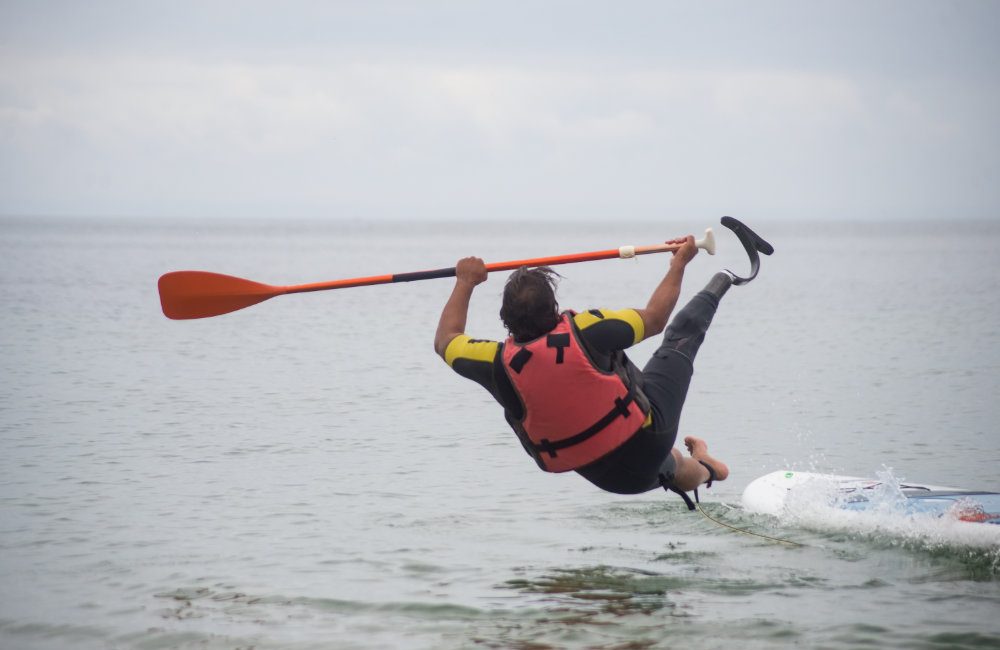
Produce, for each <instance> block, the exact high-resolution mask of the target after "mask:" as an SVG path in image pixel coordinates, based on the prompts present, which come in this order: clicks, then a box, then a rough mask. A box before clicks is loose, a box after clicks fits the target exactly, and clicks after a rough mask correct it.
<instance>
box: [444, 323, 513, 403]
mask: <svg viewBox="0 0 1000 650" xmlns="http://www.w3.org/2000/svg"><path fill="white" fill-rule="evenodd" d="M499 350H500V344H499V343H497V342H496V341H485V340H483V339H474V338H471V337H469V336H467V335H465V334H459V335H458V336H456V337H455V338H453V339H452V340H451V343H449V344H448V347H446V348H445V350H444V360H445V361H446V362H447V363H448V365H449V366H451V369H452V370H454V371H455V372H457V373H458V374H460V375H462V376H463V377H465V378H466V379H471V380H472V381H474V382H476V383H477V384H480V385H482V386H483V388H485V389H486V390H488V391H490V392H491V393H492V392H493V391H494V388H495V387H494V381H493V362H494V361H495V360H496V357H497V354H498V352H499Z"/></svg>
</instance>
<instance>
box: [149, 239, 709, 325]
mask: <svg viewBox="0 0 1000 650" xmlns="http://www.w3.org/2000/svg"><path fill="white" fill-rule="evenodd" d="M681 245H682V244H656V245H653V246H622V247H621V248H611V249H608V250H603V251H591V252H589V253H571V254H569V255H556V256H553V257H536V258H533V259H527V260H512V261H509V262H495V263H493V264H487V265H486V269H487V271H509V270H511V269H517V268H520V267H522V266H546V265H548V266H554V265H556V264H572V263H573V262H589V261H591V260H602V259H609V258H613V257H620V258H626V259H627V258H630V257H635V256H636V255H648V254H650V253H665V252H668V251H675V250H677V249H678V248H680V247H681ZM695 245H696V246H698V248H703V249H705V250H706V251H707V252H708V253H709V254H713V255H714V254H715V236H714V235H713V234H712V229H711V228H709V229H708V230H706V231H705V238H704V239H699V240H698V241H696V242H695ZM454 276H455V267H450V268H446V269H435V270H433V271H416V272H413V273H395V274H392V275H372V276H368V277H364V278H349V279H346V280H331V281H328V282H314V283H312V284H294V285H289V286H273V285H270V284H263V283H260V282H254V281H253V280H245V279H243V278H237V277H233V276H231V275H223V274H221V273H211V272H209V271H173V272H171V273H166V274H164V275H163V276H161V277H160V280H159V283H158V286H159V291H160V304H161V306H162V307H163V313H164V314H165V315H166V316H167V318H173V319H176V320H186V319H190V318H207V317H210V316H219V315H221V314H228V313H229V312H233V311H236V310H238V309H243V308H245V307H249V306H250V305H256V304H257V303H259V302H263V301H265V300H268V299H270V298H273V297H274V296H281V295H285V294H289V293H305V292H308V291H324V290H327V289H346V288H348V287H363V286H368V285H373V284H390V283H393V282H413V281H415V280H430V279H433V278H450V277H454Z"/></svg>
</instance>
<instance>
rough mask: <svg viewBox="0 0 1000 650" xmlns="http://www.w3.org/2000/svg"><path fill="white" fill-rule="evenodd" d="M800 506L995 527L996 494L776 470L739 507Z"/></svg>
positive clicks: (774, 509)
mask: <svg viewBox="0 0 1000 650" xmlns="http://www.w3.org/2000/svg"><path fill="white" fill-rule="evenodd" d="M804 501H811V502H812V503H815V504H824V505H828V506H831V507H835V508H839V509H841V510H850V511H872V512H879V513H886V512H888V513H892V514H898V515H904V516H921V517H923V516H928V517H942V518H948V519H954V520H957V521H963V522H972V523H977V524H995V525H1000V493H996V492H988V491H983V490H968V489H964V488H954V487H945V486H941V485H926V484H921V483H914V482H912V481H900V482H896V481H894V480H880V479H872V478H860V477H857V476H837V475H834V474H818V473H813V472H799V471H795V470H780V471H777V472H772V473H770V474H767V475H765V476H761V477H760V478H758V479H755V480H754V481H753V482H751V483H750V485H748V486H747V487H746V489H745V490H744V491H743V507H744V508H746V509H747V510H749V511H750V512H758V513H763V514H769V515H780V514H782V513H783V512H785V511H786V509H787V508H788V507H789V505H791V504H794V503H802V502H804Z"/></svg>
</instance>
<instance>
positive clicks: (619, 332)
mask: <svg viewBox="0 0 1000 650" xmlns="http://www.w3.org/2000/svg"><path fill="white" fill-rule="evenodd" d="M573 322H574V323H575V324H576V326H577V328H578V329H579V330H580V335H581V336H582V337H583V339H584V340H585V341H586V342H587V345H588V346H590V347H591V348H592V349H594V350H597V351H599V352H613V351H615V350H624V349H626V348H630V347H632V346H633V345H635V344H636V343H638V342H639V341H641V340H642V339H643V338H645V335H646V328H645V326H644V325H643V323H642V316H640V315H639V312H637V311H636V310H634V309H619V310H617V311H611V310H609V309H591V310H590V311H585V312H581V313H579V314H577V315H575V316H574V317H573Z"/></svg>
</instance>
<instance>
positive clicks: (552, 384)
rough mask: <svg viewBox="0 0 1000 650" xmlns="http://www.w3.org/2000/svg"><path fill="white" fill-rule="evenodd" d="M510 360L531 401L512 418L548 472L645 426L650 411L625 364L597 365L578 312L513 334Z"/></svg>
mask: <svg viewBox="0 0 1000 650" xmlns="http://www.w3.org/2000/svg"><path fill="white" fill-rule="evenodd" d="M617 365H618V366H620V365H621V364H620V363H619V364H617ZM503 366H504V370H505V371H506V372H507V376H508V377H509V378H510V382H511V384H512V385H513V386H514V391H515V392H516V393H517V395H518V397H519V398H520V400H521V404H522V405H523V406H524V411H523V415H522V417H521V419H520V421H512V425H513V426H514V428H515V430H517V429H520V430H519V431H517V433H518V435H519V437H520V438H521V441H522V442H523V443H524V445H525V447H526V448H528V451H529V453H532V456H534V458H535V460H536V461H537V462H538V465H539V467H541V468H542V469H544V470H545V471H547V472H568V471H570V470H574V469H579V468H580V467H583V466H585V465H587V464H589V463H592V462H594V461H595V460H597V459H599V458H601V457H602V456H604V455H606V454H608V453H610V452H612V451H614V450H615V449H617V448H618V447H620V446H621V445H622V444H623V443H625V441H627V440H628V439H629V438H631V437H632V436H633V435H634V434H635V433H636V432H637V431H638V430H639V429H640V428H641V427H642V425H643V423H644V422H645V419H646V414H647V413H648V412H649V407H648V403H647V402H646V399H645V396H641V394H640V395H639V396H637V392H638V390H637V389H636V387H635V386H634V385H632V383H631V382H627V381H626V377H627V373H626V371H625V369H624V368H623V367H616V368H614V369H613V370H611V371H610V372H606V371H604V370H601V369H600V368H598V367H597V366H596V365H594V363H593V361H592V360H591V359H590V357H589V356H588V354H587V352H586V351H585V350H584V349H583V347H582V346H581V344H580V336H579V331H578V330H577V328H576V324H575V323H574V322H573V314H572V313H571V312H567V313H565V314H563V315H562V319H561V320H560V321H559V324H558V325H557V326H556V327H555V328H554V329H553V330H552V331H551V332H549V333H548V334H546V335H544V336H542V337H540V338H537V339H535V340H533V341H529V342H528V343H524V344H519V343H515V342H514V339H513V337H508V338H507V340H506V342H504V346H503ZM637 399H639V400H640V401H641V404H642V405H640V403H639V402H637V401H636V400H637Z"/></svg>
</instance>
